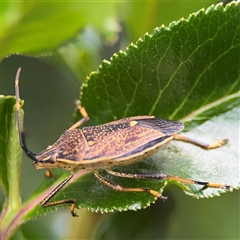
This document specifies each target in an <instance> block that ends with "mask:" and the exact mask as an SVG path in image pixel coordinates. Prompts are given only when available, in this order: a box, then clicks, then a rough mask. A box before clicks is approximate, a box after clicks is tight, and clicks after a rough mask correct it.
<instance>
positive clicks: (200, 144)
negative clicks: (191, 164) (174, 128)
mask: <svg viewBox="0 0 240 240" xmlns="http://www.w3.org/2000/svg"><path fill="white" fill-rule="evenodd" d="M174 139H176V140H180V141H183V142H188V143H191V144H194V145H196V146H198V147H201V148H204V149H207V150H209V149H213V148H218V147H221V146H222V145H224V144H226V143H228V139H221V140H218V141H216V142H214V143H210V144H207V143H204V142H201V141H198V140H196V139H192V138H188V137H185V136H183V135H181V134H176V135H175V136H174Z"/></svg>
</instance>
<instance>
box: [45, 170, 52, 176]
mask: <svg viewBox="0 0 240 240" xmlns="http://www.w3.org/2000/svg"><path fill="white" fill-rule="evenodd" d="M45 177H47V178H52V177H54V176H53V173H52V170H51V169H47V170H46V172H45Z"/></svg>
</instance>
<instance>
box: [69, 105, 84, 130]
mask: <svg viewBox="0 0 240 240" xmlns="http://www.w3.org/2000/svg"><path fill="white" fill-rule="evenodd" d="M76 106H77V108H78V110H79V112H80V114H81V115H82V118H81V119H80V120H79V121H77V122H76V123H74V124H73V125H72V126H71V127H70V128H69V130H72V129H76V128H78V127H80V126H81V125H83V124H84V123H86V122H87V121H88V120H89V116H88V114H87V111H86V110H85V108H84V107H82V106H81V105H80V101H76Z"/></svg>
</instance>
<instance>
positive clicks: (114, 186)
mask: <svg viewBox="0 0 240 240" xmlns="http://www.w3.org/2000/svg"><path fill="white" fill-rule="evenodd" d="M94 174H95V176H96V177H97V178H98V180H99V181H101V182H102V183H104V184H105V185H107V186H108V187H110V188H112V189H113V190H115V191H119V192H148V193H150V194H152V195H153V196H154V197H157V198H161V199H162V200H166V199H167V198H166V197H164V196H162V195H161V194H160V193H159V192H157V191H154V190H152V189H150V188H126V187H122V186H120V185H118V184H116V183H114V182H111V181H109V180H107V179H106V178H104V177H103V176H101V175H100V174H99V173H98V171H97V170H95V171H94Z"/></svg>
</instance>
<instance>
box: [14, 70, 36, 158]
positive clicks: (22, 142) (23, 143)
mask: <svg viewBox="0 0 240 240" xmlns="http://www.w3.org/2000/svg"><path fill="white" fill-rule="evenodd" d="M20 72H21V68H19V69H18V71H17V74H16V78H15V94H16V116H17V124H18V134H19V140H20V145H21V147H22V149H23V150H24V151H25V153H26V154H27V155H28V157H30V158H31V159H32V160H34V161H35V160H36V154H35V153H34V152H32V151H31V150H29V149H28V147H27V144H26V141H25V133H24V131H23V129H22V123H21V115H20V108H21V106H20V95H19V76H20Z"/></svg>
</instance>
